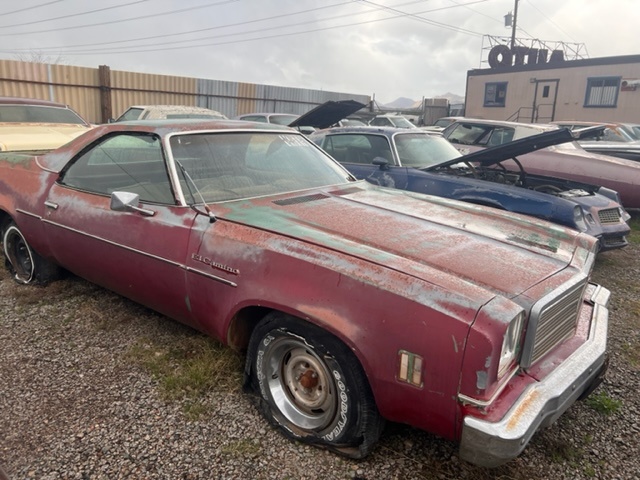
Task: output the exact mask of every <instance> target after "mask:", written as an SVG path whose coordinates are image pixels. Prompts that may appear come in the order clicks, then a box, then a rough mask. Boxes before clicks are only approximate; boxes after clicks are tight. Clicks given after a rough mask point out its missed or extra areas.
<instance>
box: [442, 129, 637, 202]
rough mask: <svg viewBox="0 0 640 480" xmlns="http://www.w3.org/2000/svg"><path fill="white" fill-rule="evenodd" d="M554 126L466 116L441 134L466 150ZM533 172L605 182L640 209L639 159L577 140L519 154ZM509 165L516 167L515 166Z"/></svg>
mask: <svg viewBox="0 0 640 480" xmlns="http://www.w3.org/2000/svg"><path fill="white" fill-rule="evenodd" d="M553 128H560V127H558V126H554V125H541V124H529V123H520V122H506V121H499V120H483V119H477V118H464V119H461V120H457V121H455V122H453V123H452V124H451V125H449V126H448V127H447V128H445V130H444V131H443V132H442V134H443V135H444V136H445V138H447V139H448V140H449V141H450V142H451V143H453V144H454V145H455V146H456V148H458V149H459V150H460V151H461V152H463V153H469V152H474V151H477V150H479V149H482V148H487V147H492V146H496V145H502V144H504V143H508V142H511V141H513V140H517V139H519V138H523V137H527V136H531V135H536V134H538V133H542V132H546V131H547V130H550V129H553ZM518 161H519V162H520V163H521V164H522V165H523V166H524V167H525V168H526V170H527V171H528V172H530V173H533V174H536V175H548V176H552V177H559V178H566V179H569V180H575V181H577V182H584V183H591V184H593V185H602V186H604V187H607V188H610V189H612V190H615V191H616V192H618V193H619V194H620V198H621V199H622V205H623V206H624V207H625V208H627V209H638V208H640V188H638V185H640V162H634V161H632V160H627V159H624V158H616V157H611V156H608V155H599V154H596V153H592V152H587V151H586V150H584V149H583V148H582V147H581V146H580V145H579V144H578V142H568V143H563V144H561V145H554V146H551V147H548V148H544V149H542V150H538V151H536V152H532V153H529V154H526V155H522V156H520V157H518ZM509 168H513V169H516V168H517V167H515V166H514V165H511V166H509Z"/></svg>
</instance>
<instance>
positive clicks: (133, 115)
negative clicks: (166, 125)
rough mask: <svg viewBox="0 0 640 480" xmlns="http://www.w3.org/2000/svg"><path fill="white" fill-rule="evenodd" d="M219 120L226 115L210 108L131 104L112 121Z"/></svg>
mask: <svg viewBox="0 0 640 480" xmlns="http://www.w3.org/2000/svg"><path fill="white" fill-rule="evenodd" d="M185 118H194V119H200V120H220V119H223V118H227V117H226V115H224V114H223V113H220V112H219V111H217V110H212V109H210V108H204V107H197V106H195V105H132V106H130V107H129V108H127V109H126V110H125V111H124V112H123V113H122V115H120V116H119V117H118V118H116V119H115V120H113V121H114V122H129V121H132V120H161V119H174V120H175V119H185Z"/></svg>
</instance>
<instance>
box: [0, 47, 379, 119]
mask: <svg viewBox="0 0 640 480" xmlns="http://www.w3.org/2000/svg"><path fill="white" fill-rule="evenodd" d="M106 69H107V70H108V67H106ZM108 74H109V79H110V86H109V87H107V88H105V89H103V94H104V91H105V90H110V93H111V103H110V107H111V116H112V117H114V118H115V117H117V116H119V115H120V114H121V113H122V112H124V111H125V110H126V109H127V108H129V107H130V106H131V105H167V104H169V105H196V106H200V107H206V108H211V109H213V110H218V111H220V112H222V113H224V114H225V115H227V116H228V117H230V118H232V117H235V116H237V115H241V114H243V113H251V112H282V113H295V114H302V113H306V112H308V111H309V110H311V109H312V108H314V107H315V106H317V105H320V104H322V103H324V102H326V101H328V100H357V101H359V102H362V103H364V104H369V102H370V100H371V99H370V97H369V96H368V95H352V94H348V93H338V92H326V91H322V90H307V89H303V88H289V87H277V86H273V85H257V84H252V83H241V82H227V81H220V80H207V79H198V78H190V77H175V76H169V75H154V74H147V73H134V72H125V71H119V70H110V71H108ZM0 96H14V97H27V98H41V99H45V100H53V101H57V102H61V103H66V104H67V105H69V106H71V107H72V108H73V109H74V110H76V111H77V112H78V113H80V115H82V116H83V117H84V118H86V119H87V120H88V121H90V122H92V123H101V122H102V115H103V110H102V109H101V89H100V75H99V70H98V69H97V68H86V67H73V66H69V65H50V64H42V63H30V62H19V61H15V60H0ZM107 106H108V101H107ZM103 108H104V106H103Z"/></svg>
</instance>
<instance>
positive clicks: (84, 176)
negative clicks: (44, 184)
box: [60, 134, 175, 204]
mask: <svg viewBox="0 0 640 480" xmlns="http://www.w3.org/2000/svg"><path fill="white" fill-rule="evenodd" d="M60 183H61V184H63V185H67V186H69V187H74V188H78V189H80V190H85V191H88V192H93V193H98V194H103V195H110V194H111V193H112V192H114V191H126V192H132V193H137V194H139V195H140V200H142V201H147V202H154V203H170V204H175V197H174V195H173V191H172V189H171V186H170V183H169V176H168V174H167V169H166V166H165V162H164V156H163V154H162V147H161V144H160V139H159V138H158V137H156V136H154V135H140V134H138V135H134V134H120V135H114V136H110V137H108V138H106V139H104V140H102V141H101V142H100V143H98V144H97V145H94V146H93V147H91V148H90V149H89V150H86V151H84V152H83V153H81V154H80V155H78V157H77V158H76V159H75V160H74V161H73V162H72V164H71V166H70V167H68V168H67V169H66V170H65V171H64V172H63V174H62V177H61V178H60Z"/></svg>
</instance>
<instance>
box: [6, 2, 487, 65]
mask: <svg viewBox="0 0 640 480" xmlns="http://www.w3.org/2000/svg"><path fill="white" fill-rule="evenodd" d="M423 1H425V0H419V1H413V2H407V3H404V4H402V5H401V6H406V5H411V4H415V3H421V2H423ZM486 1H487V0H477V1H475V2H471V3H470V4H474V3H482V2H486ZM349 3H350V2H349ZM364 3H371V2H364ZM341 5H344V3H341V4H334V5H332V6H330V7H336V6H341ZM373 5H374V6H375V7H376V9H378V10H379V9H381V8H380V5H377V4H373ZM455 6H463V5H454V6H450V7H441V8H436V9H431V10H425V11H421V12H417V13H413V14H410V13H406V12H402V11H400V10H395V12H398V13H397V14H394V15H393V16H392V17H387V18H382V19H375V20H368V21H364V22H355V23H349V24H345V25H337V26H331V27H322V28H316V29H312V30H305V31H302V32H290V33H282V34H278V35H270V36H261V37H257V38H250V39H241V40H232V41H227V42H214V43H204V44H197V45H186V46H177V47H163V48H143V49H140V47H147V46H153V47H158V46H159V45H167V44H170V45H175V44H176V43H192V42H197V41H202V40H209V39H220V38H225V37H230V36H237V35H247V34H252V33H260V32H265V31H270V30H276V29H277V30H279V29H282V27H281V26H276V27H268V28H262V29H256V30H252V31H245V32H238V33H229V34H221V35H214V36H210V37H203V38H198V39H189V40H180V41H172V42H164V43H157V42H155V43H153V44H152V45H131V46H123V47H117V48H116V49H112V48H110V49H90V50H83V51H75V52H73V51H71V52H61V54H67V55H92V54H96V53H103V54H122V53H147V52H155V51H168V50H179V49H184V48H198V47H208V46H220V45H230V44H234V43H246V42H252V41H256V40H265V39H271V38H279V37H286V36H292V35H301V34H305V33H315V32H319V31H326V30H331V29H335V28H344V27H351V26H357V25H363V24H367V23H375V22H380V21H386V20H391V19H395V18H399V17H402V16H410V17H411V16H413V17H415V16H416V15H418V14H424V13H430V12H434V11H439V10H444V9H449V8H454V7H455ZM318 9H320V8H318ZM318 9H312V10H318ZM382 9H384V7H383V8H382ZM305 12H307V11H302V12H297V13H298V14H299V13H305ZM363 13H367V12H363ZM294 14H295V13H292V14H283V15H278V16H275V17H268V18H263V19H258V20H252V21H248V22H241V23H237V24H230V25H224V26H221V27H212V28H213V29H216V28H225V27H229V26H236V25H241V24H246V23H255V22H259V21H264V20H268V19H273V18H277V17H285V16H290V15H294ZM353 16H354V14H345V15H337V16H333V17H328V18H324V19H320V20H313V21H306V22H299V23H296V24H289V25H288V27H293V26H302V25H307V24H310V23H317V22H318V21H327V20H335V19H339V18H344V17H353ZM417 19H419V20H426V19H424V18H422V17H417ZM427 23H431V21H428V22H427ZM434 23H435V24H436V26H443V25H444V26H445V28H446V27H450V28H449V29H454V31H456V32H459V33H467V34H473V35H480V36H481V34H478V33H476V32H471V31H469V30H465V29H458V28H456V27H453V26H450V25H446V24H442V23H440V22H434ZM212 28H207V29H201V30H211V29H212ZM468 32H470V33H468ZM187 33H192V32H187ZM171 35H179V34H170V35H168V36H171ZM159 37H163V36H162V35H158V36H154V37H151V38H159ZM108 43H114V42H108ZM118 43H120V42H118ZM71 48H74V47H71ZM131 49H137V50H131ZM10 52H11V53H15V52H16V50H11V51H10Z"/></svg>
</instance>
